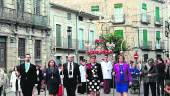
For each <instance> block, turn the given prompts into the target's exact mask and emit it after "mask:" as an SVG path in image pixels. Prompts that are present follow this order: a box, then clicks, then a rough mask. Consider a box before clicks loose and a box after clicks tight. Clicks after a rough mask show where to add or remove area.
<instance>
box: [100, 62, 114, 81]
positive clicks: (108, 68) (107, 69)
mask: <svg viewBox="0 0 170 96" xmlns="http://www.w3.org/2000/svg"><path fill="white" fill-rule="evenodd" d="M100 64H101V67H102V73H103V79H112V69H113V66H112V62H111V61H108V62H105V61H102V62H101V63H100Z"/></svg>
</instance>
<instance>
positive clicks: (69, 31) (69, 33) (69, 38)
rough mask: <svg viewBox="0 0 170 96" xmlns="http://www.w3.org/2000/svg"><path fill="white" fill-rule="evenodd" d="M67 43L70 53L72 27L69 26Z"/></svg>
mask: <svg viewBox="0 0 170 96" xmlns="http://www.w3.org/2000/svg"><path fill="white" fill-rule="evenodd" d="M67 40H68V41H67V44H68V55H69V54H70V44H69V43H70V42H69V41H70V40H71V27H68V29H67Z"/></svg>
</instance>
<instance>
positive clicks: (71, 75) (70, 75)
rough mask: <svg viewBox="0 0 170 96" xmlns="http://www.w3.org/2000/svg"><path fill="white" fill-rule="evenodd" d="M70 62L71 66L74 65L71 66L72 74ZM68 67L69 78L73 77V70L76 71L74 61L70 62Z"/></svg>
mask: <svg viewBox="0 0 170 96" xmlns="http://www.w3.org/2000/svg"><path fill="white" fill-rule="evenodd" d="M70 63H71V66H72V67H71V73H72V74H69V69H70ZM67 69H68V78H73V74H74V73H73V72H74V71H73V70H74V65H73V62H68V66H67Z"/></svg>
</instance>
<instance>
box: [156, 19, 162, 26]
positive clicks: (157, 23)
mask: <svg viewBox="0 0 170 96" xmlns="http://www.w3.org/2000/svg"><path fill="white" fill-rule="evenodd" d="M155 25H157V26H163V18H160V19H159V20H157V19H156V18H155Z"/></svg>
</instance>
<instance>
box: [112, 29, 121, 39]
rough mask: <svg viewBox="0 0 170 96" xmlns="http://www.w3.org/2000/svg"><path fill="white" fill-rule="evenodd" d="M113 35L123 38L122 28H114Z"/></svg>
mask: <svg viewBox="0 0 170 96" xmlns="http://www.w3.org/2000/svg"><path fill="white" fill-rule="evenodd" d="M114 35H115V36H117V37H120V38H123V30H115V33H114Z"/></svg>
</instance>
